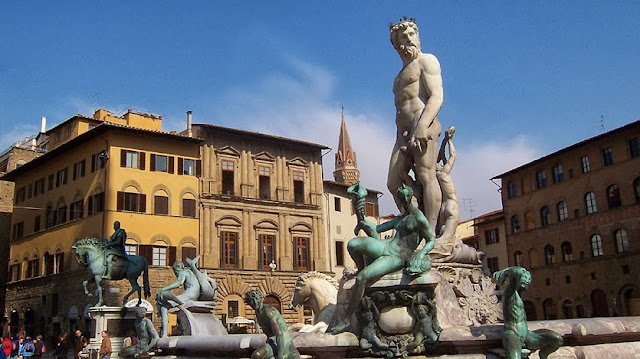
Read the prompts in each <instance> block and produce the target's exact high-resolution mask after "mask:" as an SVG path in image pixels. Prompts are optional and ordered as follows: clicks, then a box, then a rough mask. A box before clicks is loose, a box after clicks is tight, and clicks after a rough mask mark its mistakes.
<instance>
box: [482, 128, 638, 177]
mask: <svg viewBox="0 0 640 359" xmlns="http://www.w3.org/2000/svg"><path fill="white" fill-rule="evenodd" d="M636 126H640V120H635V121H634V122H631V123H628V124H626V125H624V126H622V127H618V128H616V129H613V130H611V131H608V132H605V133H602V134H599V135H597V136H594V137H591V138H587V139H586V140H583V141H580V142H578V143H574V144H573V145H571V146H568V147H565V148H562V149H560V150H558V151H555V152H553V153H550V154H548V155H546V156H543V157H540V158H538V159H537V160H533V161H531V162H529V163H525V164H524V165H522V166H519V167H516V168H514V169H512V170H509V171H507V172H504V173H501V174H499V175H496V176H493V177H492V178H491V179H492V180H493V179H498V178H502V177H505V176H508V175H510V174H513V173H515V172H518V171H520V170H523V169H525V168H527V167H532V166H534V165H536V164H538V163H540V162H543V161H546V160H548V159H550V158H553V157H556V156H559V155H561V154H563V153H565V152H569V151H571V150H575V149H577V148H579V147H582V146H585V145H587V144H589V143H592V142H595V141H598V140H601V139H603V138H606V137H610V136H613V135H616V134H618V133H620V132H623V131H626V130H628V129H630V128H633V127H636Z"/></svg>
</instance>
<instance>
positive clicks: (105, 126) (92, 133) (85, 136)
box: [0, 122, 202, 181]
mask: <svg viewBox="0 0 640 359" xmlns="http://www.w3.org/2000/svg"><path fill="white" fill-rule="evenodd" d="M107 131H124V132H129V133H137V134H142V135H150V136H155V137H161V138H166V139H173V140H178V141H186V142H191V143H194V144H200V143H202V140H201V139H199V138H194V137H187V136H182V135H177V134H172V133H168V132H162V131H153V130H146V129H142V128H136V127H129V126H124V125H118V124H115V123H111V122H102V123H101V124H99V125H98V126H96V127H94V128H93V129H91V130H89V131H87V132H85V133H82V134H80V135H78V136H76V137H74V138H72V139H71V140H69V141H67V142H65V143H63V144H62V145H60V146H58V147H56V148H54V149H53V150H51V151H49V152H47V153H45V154H43V155H42V156H40V157H38V158H35V159H33V160H31V161H29V162H27V163H25V164H24V165H23V166H20V167H18V168H16V169H14V170H13V171H11V172H9V173H7V174H5V175H4V176H2V177H0V178H1V179H3V180H8V181H13V180H14V179H15V177H16V176H18V175H20V174H22V173H24V172H27V171H29V170H31V169H32V168H34V167H37V166H38V165H39V164H41V163H43V162H45V161H48V160H49V159H50V158H53V157H55V156H57V155H59V154H61V153H64V152H65V151H68V150H71V149H73V148H74V147H75V146H78V145H80V144H82V143H84V142H87V141H89V140H91V139H93V138H94V137H97V136H99V135H101V134H103V133H105V132H107Z"/></svg>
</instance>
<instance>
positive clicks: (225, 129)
mask: <svg viewBox="0 0 640 359" xmlns="http://www.w3.org/2000/svg"><path fill="white" fill-rule="evenodd" d="M198 126H202V127H204V128H206V129H208V130H215V131H221V132H226V133H232V134H237V135H249V136H256V137H262V138H266V139H273V140H278V141H286V142H292V143H296V144H300V145H306V146H312V147H317V148H320V149H322V150H328V149H330V148H329V147H327V146H325V145H321V144H317V143H313V142H307V141H302V140H296V139H293V138H287V137H281V136H275V135H268V134H265V133H260V132H252V131H247V130H239V129H237V128H231V127H224V126H218V125H212V124H209V123H194V124H193V125H192V127H198Z"/></svg>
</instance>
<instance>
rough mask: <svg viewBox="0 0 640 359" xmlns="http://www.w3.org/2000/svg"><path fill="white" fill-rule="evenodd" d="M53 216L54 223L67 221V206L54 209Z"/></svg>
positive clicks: (58, 223)
mask: <svg viewBox="0 0 640 359" xmlns="http://www.w3.org/2000/svg"><path fill="white" fill-rule="evenodd" d="M54 217H55V218H54V223H55V225H60V224H63V223H67V206H62V207H60V208H58V209H56V211H55V214H54Z"/></svg>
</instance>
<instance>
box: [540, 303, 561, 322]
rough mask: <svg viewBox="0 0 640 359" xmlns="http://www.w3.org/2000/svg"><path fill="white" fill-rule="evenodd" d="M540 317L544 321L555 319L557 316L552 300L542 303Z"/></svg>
mask: <svg viewBox="0 0 640 359" xmlns="http://www.w3.org/2000/svg"><path fill="white" fill-rule="evenodd" d="M542 315H543V316H544V319H547V320H549V319H556V318H557V317H558V315H557V314H556V304H555V303H554V302H553V299H551V298H547V299H545V300H544V302H542Z"/></svg>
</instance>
